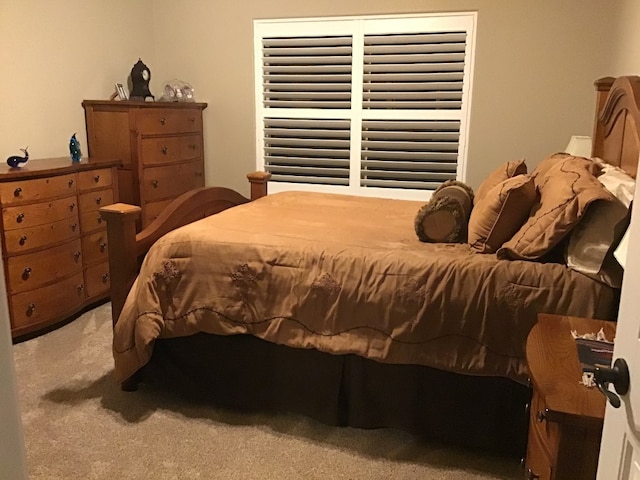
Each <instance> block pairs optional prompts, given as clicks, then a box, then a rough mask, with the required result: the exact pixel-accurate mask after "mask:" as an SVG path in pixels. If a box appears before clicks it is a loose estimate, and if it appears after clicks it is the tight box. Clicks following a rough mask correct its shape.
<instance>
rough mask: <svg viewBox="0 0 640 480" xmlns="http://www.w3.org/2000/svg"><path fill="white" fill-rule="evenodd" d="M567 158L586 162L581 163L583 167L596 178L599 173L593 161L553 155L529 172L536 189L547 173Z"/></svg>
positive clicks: (598, 168) (558, 154)
mask: <svg viewBox="0 0 640 480" xmlns="http://www.w3.org/2000/svg"><path fill="white" fill-rule="evenodd" d="M568 158H581V159H582V160H586V162H583V163H584V165H588V166H589V170H590V171H591V172H592V173H593V174H594V175H596V176H597V175H598V173H599V171H600V167H599V166H598V164H597V163H595V162H594V161H593V160H590V159H587V158H583V157H575V156H573V155H571V154H569V153H564V152H558V153H554V154H553V155H550V156H548V157H547V158H545V159H544V160H542V161H541V162H540V163H539V164H538V165H536V167H535V168H534V169H533V172H531V176H532V177H533V179H534V182H535V184H536V188H540V184H541V182H543V181H544V179H545V178H546V177H547V173H548V172H549V170H550V169H552V168H553V167H555V166H557V165H559V164H561V163H562V162H564V161H565V160H567V159H568Z"/></svg>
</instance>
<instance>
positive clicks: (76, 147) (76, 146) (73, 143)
mask: <svg viewBox="0 0 640 480" xmlns="http://www.w3.org/2000/svg"><path fill="white" fill-rule="evenodd" d="M69 152H70V153H71V161H72V162H73V163H78V162H80V160H82V150H80V142H79V141H78V139H77V138H76V134H75V133H74V134H73V135H71V140H69Z"/></svg>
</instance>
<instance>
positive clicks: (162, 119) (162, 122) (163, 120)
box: [160, 117, 167, 125]
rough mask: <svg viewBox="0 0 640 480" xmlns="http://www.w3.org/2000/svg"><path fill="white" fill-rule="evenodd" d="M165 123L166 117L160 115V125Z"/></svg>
mask: <svg viewBox="0 0 640 480" xmlns="http://www.w3.org/2000/svg"><path fill="white" fill-rule="evenodd" d="M166 123H167V119H166V118H164V117H162V118H161V119H160V125H165V124H166Z"/></svg>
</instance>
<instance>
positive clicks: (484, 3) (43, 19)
mask: <svg viewBox="0 0 640 480" xmlns="http://www.w3.org/2000/svg"><path fill="white" fill-rule="evenodd" d="M637 3H638V2H637V1H636V0H612V1H609V2H602V1H601V0H563V1H562V2H558V1H556V0H521V1H517V2H514V1H512V0H491V1H489V0H395V1H394V2H389V1H388V0H343V1H342V2H334V1H333V0H314V1H313V2H311V1H300V0H278V1H269V0H264V1H257V0H254V1H250V0H233V1H232V0H218V1H215V2H213V1H207V0H183V1H182V2H180V4H179V7H180V8H179V9H177V8H176V4H175V2H172V1H169V0H155V1H154V0H139V1H136V2H131V1H127V0H93V1H91V2H86V1H81V0H67V1H65V2H54V1H51V0H0V42H1V44H2V48H1V49H0V64H1V65H2V66H3V69H2V72H3V74H2V75H0V87H1V89H0V91H2V92H3V93H4V96H3V97H2V108H0V132H2V134H1V135H0V155H4V157H2V159H4V158H6V157H7V156H9V155H13V154H16V153H18V149H19V148H20V147H24V146H26V145H29V150H30V153H31V155H32V158H37V157H49V156H59V155H66V154H67V142H68V138H69V136H70V135H71V134H72V133H73V132H78V135H79V138H80V139H81V142H82V145H83V146H85V147H86V140H85V129H84V117H83V111H82V108H81V106H80V104H81V102H82V100H83V99H85V98H94V99H95V98H98V99H99V98H107V97H108V96H109V95H110V94H111V92H112V90H113V83H114V82H116V81H119V82H124V81H126V78H127V76H128V74H129V71H130V69H131V67H132V66H133V64H134V63H135V61H136V60H137V59H138V57H142V59H143V60H144V61H145V63H146V64H147V65H149V67H150V68H151V72H152V82H151V90H152V92H153V93H155V94H159V93H160V87H161V85H162V82H163V81H165V80H169V79H171V78H175V77H178V78H181V79H184V80H187V81H189V82H190V83H192V85H193V86H194V87H195V89H196V96H197V99H198V100H200V101H205V102H208V103H209V108H208V109H207V110H205V130H206V133H205V147H206V152H207V153H206V162H207V183H208V184H220V185H226V186H229V187H232V188H235V189H238V190H240V191H241V192H243V193H247V192H248V188H247V186H246V181H245V178H244V175H245V174H246V173H247V172H249V171H251V170H253V169H254V168H255V147H254V143H255V142H254V139H255V133H254V132H255V120H254V96H253V91H254V90H253V38H252V26H253V24H252V22H253V20H254V19H256V18H281V17H304V16H334V15H362V14H393V13H412V12H437V11H455V10H474V11H478V12H479V14H478V31H477V53H476V62H475V78H474V91H473V98H472V115H471V122H470V138H469V167H468V174H467V181H468V182H469V183H470V184H471V185H472V186H477V185H478V184H479V182H480V181H481V180H482V178H484V176H485V175H486V174H487V173H488V172H489V171H490V170H491V169H493V168H494V167H496V166H497V165H499V164H500V163H501V162H503V161H505V160H509V159H513V158H519V157H525V158H527V160H528V163H529V164H530V166H533V165H535V164H536V163H537V162H538V161H540V160H541V159H542V158H543V157H544V156H545V155H547V154H549V153H551V152H553V151H555V150H558V149H562V148H563V147H564V146H565V145H566V143H567V140H568V138H569V136H570V135H572V134H590V133H591V122H592V117H593V113H592V110H593V100H594V95H593V90H592V82H593V80H594V79H595V78H597V77H599V76H604V75H611V74H619V73H632V72H636V73H640V65H638V62H640V56H638V55H634V54H633V52H632V50H633V49H634V48H635V47H634V43H635V44H638V42H639V40H638V35H639V34H638V33H636V29H635V25H636V24H637V23H638V20H640V11H639V7H638V5H637ZM615 32H618V33H617V34H616V33H615ZM623 34H624V35H630V36H632V37H633V38H634V39H635V42H634V43H631V42H623V41H622V40H621V38H619V35H623ZM609 39H610V40H611V43H609V41H608V40H609ZM611 44H616V45H617V44H619V45H620V47H619V49H617V48H614V49H613V51H614V53H613V54H612V52H611V51H610V50H608V49H607V48H606V45H611ZM85 151H86V148H85Z"/></svg>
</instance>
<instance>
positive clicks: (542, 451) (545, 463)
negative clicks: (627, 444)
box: [525, 314, 615, 480]
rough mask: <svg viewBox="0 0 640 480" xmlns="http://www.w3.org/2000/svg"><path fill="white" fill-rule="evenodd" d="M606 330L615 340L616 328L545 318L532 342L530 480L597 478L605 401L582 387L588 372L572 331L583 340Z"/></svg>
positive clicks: (533, 332)
mask: <svg viewBox="0 0 640 480" xmlns="http://www.w3.org/2000/svg"><path fill="white" fill-rule="evenodd" d="M600 328H604V332H605V335H606V337H607V338H608V339H613V338H614V337H615V323H613V322H605V321H599V320H589V319H583V318H576V317H566V316H561V315H548V314H540V315H539V316H538V323H537V324H536V325H535V326H534V327H533V329H532V330H531V333H530V334H529V337H528V339H527V348H526V352H527V364H528V367H529V375H530V378H531V384H532V387H533V398H532V401H531V411H530V414H529V439H528V443H527V456H526V462H525V478H527V479H537V478H539V479H541V480H546V479H555V480H564V479H568V480H579V479H594V478H596V471H597V467H598V454H599V452H600V437H601V435H602V423H603V418H604V410H605V397H604V395H603V394H602V393H601V392H599V391H598V389H597V387H593V388H587V387H586V386H584V385H582V384H581V383H580V380H581V378H582V368H581V366H580V362H579V360H578V351H577V347H576V342H575V340H574V339H573V337H572V336H571V331H572V330H576V331H577V333H578V334H579V335H581V334H584V333H591V332H593V333H596V332H598V331H599V330H600Z"/></svg>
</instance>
